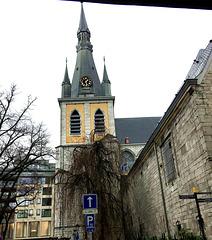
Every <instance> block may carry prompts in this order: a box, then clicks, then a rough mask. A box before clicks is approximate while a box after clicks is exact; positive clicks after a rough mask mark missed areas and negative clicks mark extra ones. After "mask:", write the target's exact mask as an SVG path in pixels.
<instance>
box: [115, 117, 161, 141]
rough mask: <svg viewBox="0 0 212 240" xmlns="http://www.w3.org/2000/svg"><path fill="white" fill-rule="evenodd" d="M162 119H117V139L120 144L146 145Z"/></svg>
mask: <svg viewBox="0 0 212 240" xmlns="http://www.w3.org/2000/svg"><path fill="white" fill-rule="evenodd" d="M160 119H161V117H140V118H116V119H115V127H116V137H117V139H118V141H119V142H120V143H125V138H126V137H128V138H129V141H130V142H129V143H130V144H132V143H146V142H147V140H148V139H149V137H150V136H151V134H152V133H153V131H154V130H155V127H156V126H157V124H158V122H159V121H160Z"/></svg>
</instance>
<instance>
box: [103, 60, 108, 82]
mask: <svg viewBox="0 0 212 240" xmlns="http://www.w3.org/2000/svg"><path fill="white" fill-rule="evenodd" d="M103 61H104V72H103V81H102V82H103V83H110V80H109V78H108V75H107V69H106V65H105V56H104V57H103Z"/></svg>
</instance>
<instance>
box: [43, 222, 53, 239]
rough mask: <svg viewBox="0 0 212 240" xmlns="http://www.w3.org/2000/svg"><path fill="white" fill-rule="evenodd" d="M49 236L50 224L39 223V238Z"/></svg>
mask: <svg viewBox="0 0 212 240" xmlns="http://www.w3.org/2000/svg"><path fill="white" fill-rule="evenodd" d="M50 235H51V222H49V221H45V222H41V237H44V236H50Z"/></svg>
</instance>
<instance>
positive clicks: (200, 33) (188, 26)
mask: <svg viewBox="0 0 212 240" xmlns="http://www.w3.org/2000/svg"><path fill="white" fill-rule="evenodd" d="M80 9H81V7H80V3H79V2H70V1H57V0H18V1H17V0H10V1H0V31H1V34H0V36H1V37H0V88H1V89H5V88H9V86H10V84H11V83H16V84H17V86H18V88H19V91H20V92H21V101H22V102H24V100H25V99H26V98H27V96H28V95H29V94H31V95H33V96H37V97H38V100H37V102H36V106H35V107H34V110H33V118H34V120H35V121H36V122H40V121H43V122H44V123H45V124H46V126H47V128H48V130H49V132H50V133H51V135H52V139H51V141H52V146H53V147H55V146H57V145H59V119H60V112H59V105H58V103H57V98H59V97H60V95H61V83H62V81H63V77H64V72H65V59H66V57H67V58H68V70H69V77H70V79H72V75H73V71H74V66H75V61H76V48H75V46H76V44H77V29H78V26H79V18H80ZM84 11H85V15H86V19H87V23H88V27H89V29H90V31H91V43H92V44H93V50H94V51H93V55H94V60H95V64H96V67H97V70H98V73H99V77H100V79H101V80H102V76H103V56H105V58H106V66H107V71H108V75H109V78H110V81H111V85H112V94H113V95H114V96H115V97H116V100H115V117H116V118H119V117H145V116H163V114H164V112H165V111H166V110H167V108H168V106H169V105H170V103H171V101H172V100H173V98H174V96H175V94H176V93H177V91H178V90H179V88H180V86H181V85H182V84H183V81H184V80H185V77H186V75H187V73H188V71H189V69H190V67H191V65H192V63H193V60H194V59H195V57H196V55H197V53H198V51H199V49H200V48H205V47H206V46H207V44H208V43H209V40H210V39H211V38H212V34H211V23H212V11H209V10H191V9H171V8H159V7H142V6H120V5H103V4H94V3H84Z"/></svg>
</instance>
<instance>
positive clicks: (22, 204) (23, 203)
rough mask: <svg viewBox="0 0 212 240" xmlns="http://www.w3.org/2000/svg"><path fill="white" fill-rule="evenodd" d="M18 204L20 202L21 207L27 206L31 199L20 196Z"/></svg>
mask: <svg viewBox="0 0 212 240" xmlns="http://www.w3.org/2000/svg"><path fill="white" fill-rule="evenodd" d="M18 204H19V205H18V206H19V207H26V206H28V205H29V201H28V200H27V199H25V198H19V199H18Z"/></svg>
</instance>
